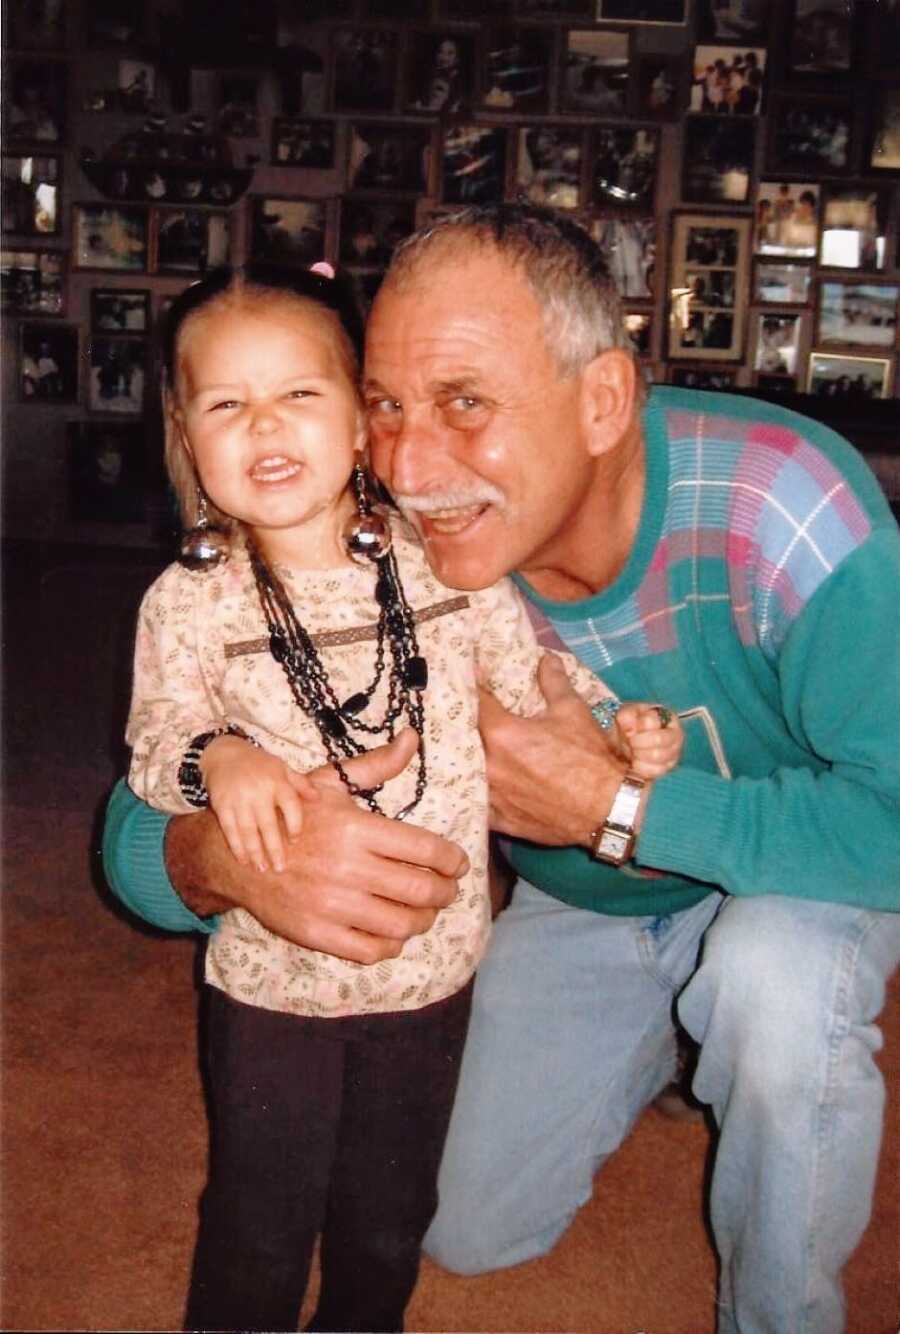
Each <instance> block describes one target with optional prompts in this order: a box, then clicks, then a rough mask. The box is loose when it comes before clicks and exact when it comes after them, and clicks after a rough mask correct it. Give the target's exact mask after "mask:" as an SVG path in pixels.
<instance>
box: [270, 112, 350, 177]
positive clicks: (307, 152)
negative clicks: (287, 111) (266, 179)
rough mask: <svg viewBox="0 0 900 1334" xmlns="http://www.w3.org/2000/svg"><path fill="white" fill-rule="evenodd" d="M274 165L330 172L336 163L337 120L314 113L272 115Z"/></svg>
mask: <svg viewBox="0 0 900 1334" xmlns="http://www.w3.org/2000/svg"><path fill="white" fill-rule="evenodd" d="M272 165H273V166H278V167H303V168H304V169H305V170H306V171H313V170H316V171H329V170H330V169H331V168H333V167H334V165H335V122H334V121H333V120H323V119H321V118H316V117H312V116H275V117H273V119H272Z"/></svg>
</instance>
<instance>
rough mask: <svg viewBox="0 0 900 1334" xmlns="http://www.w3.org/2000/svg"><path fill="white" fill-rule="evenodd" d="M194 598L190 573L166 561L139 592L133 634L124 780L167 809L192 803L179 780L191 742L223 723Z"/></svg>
mask: <svg viewBox="0 0 900 1334" xmlns="http://www.w3.org/2000/svg"><path fill="white" fill-rule="evenodd" d="M196 602H197V597H196V586H195V585H194V584H192V582H191V576H190V575H188V574H187V573H186V572H184V571H183V570H181V569H180V568H178V567H175V566H171V567H170V568H169V569H168V570H166V571H165V572H164V573H163V574H162V575H161V576H160V578H159V579H157V580H156V582H155V583H154V584H153V585H152V586H151V587H150V589H149V590H148V591H147V593H146V594H145V596H144V600H143V602H142V603H141V608H140V612H139V614H138V626H137V635H136V638H135V649H134V686H133V689H132V698H131V710H130V713H129V718H128V726H127V730H126V738H125V739H126V740H127V742H128V744H129V746H131V748H132V755H131V767H130V769H129V773H128V781H129V783H130V784H131V787H132V788H133V789H134V792H135V793H136V794H137V796H139V797H142V798H143V799H144V800H145V801H148V802H149V803H150V804H151V805H152V806H155V807H156V808H157V810H161V811H167V812H168V813H169V814H171V815H179V814H189V813H190V812H191V810H193V807H192V806H191V805H190V804H189V803H188V802H187V801H186V800H185V798H184V796H183V795H182V792H181V788H180V786H179V782H178V770H179V768H180V766H181V761H182V759H183V757H184V753H185V751H186V750H187V748H188V746H189V745H190V742H191V741H192V740H193V738H194V737H196V736H199V735H200V734H201V733H203V732H209V731H213V730H214V729H216V728H220V727H224V726H225V718H224V715H223V711H222V707H221V703H220V701H219V699H218V697H217V692H216V691H215V689H214V687H213V686H212V685H211V684H210V683H209V682H208V680H207V676H206V674H205V673H204V670H203V665H202V663H201V659H200V652H201V646H200V643H199V637H198V633H197V622H198V608H197V605H196ZM201 611H202V609H201ZM204 633H207V627H206V626H205V627H204Z"/></svg>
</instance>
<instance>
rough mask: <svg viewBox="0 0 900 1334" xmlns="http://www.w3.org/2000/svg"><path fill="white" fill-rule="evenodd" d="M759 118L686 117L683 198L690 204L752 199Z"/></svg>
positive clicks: (683, 151) (683, 150) (682, 180)
mask: <svg viewBox="0 0 900 1334" xmlns="http://www.w3.org/2000/svg"><path fill="white" fill-rule="evenodd" d="M755 145H756V121H755V119H753V118H751V117H743V116H742V117H738V116H686V117H685V121H684V144H683V148H682V172H681V197H682V199H683V201H684V202H685V203H690V204H717V205H720V206H721V205H723V204H728V205H731V204H746V203H747V202H748V201H749V199H750V187H751V183H752V180H753V162H754V153H755Z"/></svg>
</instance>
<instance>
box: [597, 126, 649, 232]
mask: <svg viewBox="0 0 900 1334" xmlns="http://www.w3.org/2000/svg"><path fill="white" fill-rule="evenodd" d="M659 138H660V132H659V130H658V129H657V128H655V127H649V126H640V127H638V126H631V125H629V126H624V125H623V126H618V125H608V126H598V127H597V128H596V129H595V130H593V132H592V134H591V167H590V185H589V189H588V199H589V202H590V203H591V204H595V205H597V206H599V207H605V206H610V205H612V206H615V207H619V208H634V209H640V210H641V211H642V212H644V213H648V212H652V211H653V199H654V195H655V193H656V172H657V162H658V159H659Z"/></svg>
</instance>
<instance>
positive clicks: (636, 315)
mask: <svg viewBox="0 0 900 1334" xmlns="http://www.w3.org/2000/svg"><path fill="white" fill-rule="evenodd" d="M623 318H624V320H625V329H626V331H627V333H628V337H629V338H630V339H631V342H632V345H633V347H634V350H635V352H636V353H637V355H638V356H639V357H649V356H650V355H651V352H652V342H653V314H652V312H651V311H649V310H626V311H625V312H624V315H623Z"/></svg>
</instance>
